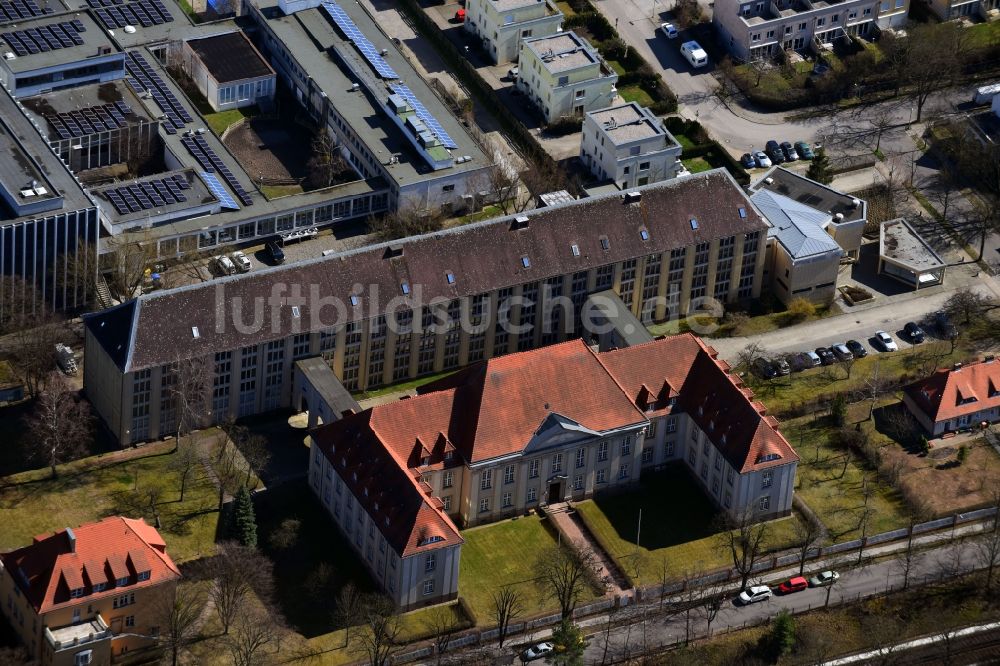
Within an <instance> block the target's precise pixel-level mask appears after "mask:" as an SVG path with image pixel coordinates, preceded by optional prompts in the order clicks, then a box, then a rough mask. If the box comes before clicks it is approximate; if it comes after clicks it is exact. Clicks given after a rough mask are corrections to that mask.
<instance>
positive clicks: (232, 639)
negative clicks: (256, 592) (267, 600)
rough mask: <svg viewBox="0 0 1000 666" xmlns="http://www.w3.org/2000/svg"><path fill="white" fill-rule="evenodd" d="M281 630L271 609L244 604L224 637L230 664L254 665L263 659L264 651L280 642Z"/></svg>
mask: <svg viewBox="0 0 1000 666" xmlns="http://www.w3.org/2000/svg"><path fill="white" fill-rule="evenodd" d="M284 633H285V627H284V622H283V620H282V618H281V616H280V615H279V614H277V613H275V612H273V609H268V610H265V609H264V608H262V607H261V606H259V605H258V604H251V603H248V604H245V605H244V608H243V610H242V611H241V612H240V614H239V616H238V617H237V619H236V622H235V623H234V624H233V627H232V632H230V633H229V635H228V636H227V639H228V640H227V641H226V642H227V644H228V645H229V654H230V656H231V657H232V660H233V661H232V663H233V664H234V666H258V665H259V664H261V663H262V662H263V658H262V657H263V653H264V651H265V650H267V649H268V648H269V647H270V646H271V645H274V644H278V643H280V642H281V638H282V636H283V635H284Z"/></svg>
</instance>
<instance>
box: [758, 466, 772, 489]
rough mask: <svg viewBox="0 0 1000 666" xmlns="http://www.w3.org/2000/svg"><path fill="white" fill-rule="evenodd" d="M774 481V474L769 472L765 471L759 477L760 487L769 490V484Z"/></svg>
mask: <svg viewBox="0 0 1000 666" xmlns="http://www.w3.org/2000/svg"><path fill="white" fill-rule="evenodd" d="M773 481H774V472H772V471H771V470H767V471H765V472H764V473H763V474H762V475H761V477H760V487H761V488H770V487H771V483H772V482H773Z"/></svg>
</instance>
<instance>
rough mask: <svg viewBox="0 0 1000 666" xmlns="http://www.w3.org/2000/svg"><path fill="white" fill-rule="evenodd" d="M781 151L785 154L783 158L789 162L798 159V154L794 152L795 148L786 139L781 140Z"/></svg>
mask: <svg viewBox="0 0 1000 666" xmlns="http://www.w3.org/2000/svg"><path fill="white" fill-rule="evenodd" d="M781 152H782V153H784V154H785V159H786V160H788V161H789V162H794V161H795V160H797V159H799V154H798V153H797V152H795V148H793V147H792V144H791V143H789V142H788V141H782V142H781Z"/></svg>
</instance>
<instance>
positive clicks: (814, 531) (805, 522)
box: [795, 516, 823, 576]
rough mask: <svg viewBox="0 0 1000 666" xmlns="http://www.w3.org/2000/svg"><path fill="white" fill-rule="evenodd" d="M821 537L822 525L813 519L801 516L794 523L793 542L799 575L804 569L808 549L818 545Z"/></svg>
mask: <svg viewBox="0 0 1000 666" xmlns="http://www.w3.org/2000/svg"><path fill="white" fill-rule="evenodd" d="M822 537H823V529H822V527H821V526H820V525H819V524H818V523H816V521H814V520H810V519H809V518H808V517H807V516H803V517H802V520H800V521H798V523H796V524H795V544H796V547H797V548H798V550H799V575H800V576H801V575H802V572H804V571H805V570H806V558H807V557H808V555H809V551H810V550H812V549H813V548H815V547H816V546H817V545H819V543H820V540H821V539H822Z"/></svg>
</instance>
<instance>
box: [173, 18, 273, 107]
mask: <svg viewBox="0 0 1000 666" xmlns="http://www.w3.org/2000/svg"><path fill="white" fill-rule="evenodd" d="M184 61H185V64H186V66H187V73H188V76H190V77H191V79H192V80H193V81H194V84H195V86H197V88H198V91H199V92H201V94H202V95H204V96H205V99H207V100H208V103H209V105H210V106H211V107H212V108H213V109H215V110H216V111H225V110H227V109H238V108H241V107H245V106H253V105H255V104H260V103H261V102H262V101H270V100H273V99H274V85H275V75H274V70H273V69H271V65H269V64H268V62H267V60H265V59H264V56H262V55H261V54H260V52H259V51H258V50H257V48H256V47H255V46H254V45H253V44H252V43H250V40H249V39H247V36H246V35H244V34H243V32H242V31H239V30H236V31H234V32H226V33H223V34H220V35H212V36H211V37H203V38H201V39H191V40H188V41H186V42H184Z"/></svg>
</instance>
